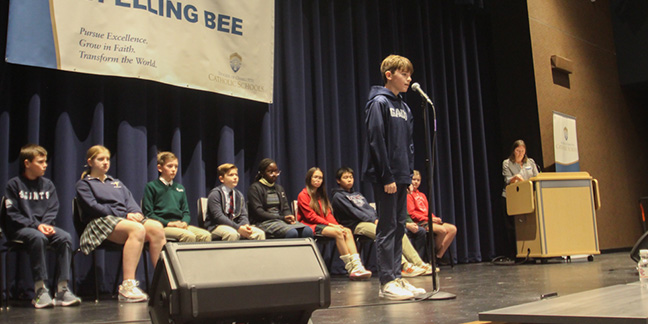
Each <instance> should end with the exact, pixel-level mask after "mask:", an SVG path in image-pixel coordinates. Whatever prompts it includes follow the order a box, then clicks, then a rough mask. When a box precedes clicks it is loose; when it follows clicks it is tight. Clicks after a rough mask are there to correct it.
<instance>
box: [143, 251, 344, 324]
mask: <svg viewBox="0 0 648 324" xmlns="http://www.w3.org/2000/svg"><path fill="white" fill-rule="evenodd" d="M330 304H331V278H330V275H329V273H328V271H327V269H326V266H325V264H324V262H323V260H322V257H321V255H320V254H319V251H318V249H317V246H316V245H315V243H314V241H313V240H312V239H310V238H308V239H277V240H265V241H234V242H223V241H220V242H204V243H167V244H166V245H165V246H164V249H163V250H162V253H161V255H160V260H159V261H158V264H157V266H156V268H155V273H154V275H153V284H152V286H151V290H150V299H149V314H150V315H151V321H152V322H153V323H154V324H158V323H165V324H166V323H205V322H210V323H232V322H237V323H238V322H250V323H308V321H309V319H310V316H311V314H312V312H313V311H315V310H316V309H319V308H327V307H328V306H329V305H330Z"/></svg>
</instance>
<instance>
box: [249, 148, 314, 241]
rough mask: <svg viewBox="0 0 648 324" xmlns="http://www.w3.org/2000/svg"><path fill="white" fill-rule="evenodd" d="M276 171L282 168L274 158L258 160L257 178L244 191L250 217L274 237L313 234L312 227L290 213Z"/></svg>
mask: <svg viewBox="0 0 648 324" xmlns="http://www.w3.org/2000/svg"><path fill="white" fill-rule="evenodd" d="M279 174H281V171H279V168H277V163H276V162H275V161H273V160H272V159H268V158H266V159H263V160H261V163H259V172H258V173H257V175H256V179H255V180H256V181H255V182H254V183H253V184H252V185H250V189H248V194H247V199H248V211H249V213H250V220H251V221H252V223H253V224H255V225H256V226H258V227H259V228H261V229H262V230H263V231H264V232H266V233H268V234H269V235H272V236H273V237H285V238H294V237H313V230H311V228H310V227H308V226H306V225H304V224H302V223H300V222H298V221H297V219H296V218H295V215H293V212H292V210H291V208H290V205H289V203H288V198H287V197H286V191H284V188H283V187H282V186H281V185H279V184H277V183H276V182H277V178H278V177H279Z"/></svg>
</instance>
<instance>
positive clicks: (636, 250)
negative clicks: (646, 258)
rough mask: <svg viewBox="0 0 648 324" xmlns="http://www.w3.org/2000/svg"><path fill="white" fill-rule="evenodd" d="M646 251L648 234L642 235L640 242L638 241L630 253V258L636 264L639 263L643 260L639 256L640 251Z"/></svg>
mask: <svg viewBox="0 0 648 324" xmlns="http://www.w3.org/2000/svg"><path fill="white" fill-rule="evenodd" d="M646 249H648V232H646V233H644V234H643V235H641V237H640V238H639V241H637V243H635V245H634V246H633V247H632V250H631V251H630V257H631V258H632V260H634V261H635V262H639V260H640V259H641V257H640V256H639V250H646Z"/></svg>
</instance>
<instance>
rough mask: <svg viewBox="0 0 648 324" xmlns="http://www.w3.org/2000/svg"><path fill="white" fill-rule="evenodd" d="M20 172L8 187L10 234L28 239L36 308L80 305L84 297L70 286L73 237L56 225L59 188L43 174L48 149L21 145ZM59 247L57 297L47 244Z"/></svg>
mask: <svg viewBox="0 0 648 324" xmlns="http://www.w3.org/2000/svg"><path fill="white" fill-rule="evenodd" d="M19 162H20V164H19V165H20V173H19V174H20V175H19V176H17V177H14V178H11V179H10V180H9V181H8V182H7V187H6V189H5V199H6V200H5V207H6V210H7V225H6V226H7V228H5V230H6V231H7V236H8V237H9V238H10V239H18V240H22V241H23V242H25V245H26V246H27V250H28V251H29V260H30V262H31V267H32V277H33V278H34V292H35V297H34V300H32V304H33V305H34V307H36V308H45V307H53V306H54V305H56V306H72V305H79V304H80V303H81V299H79V298H78V297H77V296H75V295H74V294H73V293H72V291H70V290H69V289H68V280H69V279H70V262H71V256H72V237H70V234H69V233H68V232H66V231H64V230H63V229H61V228H59V227H56V226H54V223H55V221H56V215H57V213H58V209H59V202H58V196H57V195H56V188H54V184H53V183H52V181H50V180H49V179H46V178H44V177H43V175H45V170H46V169H47V151H46V150H45V148H43V147H42V146H39V145H35V144H27V145H25V146H23V147H22V148H21V149H20V157H19ZM48 244H49V245H51V246H52V247H53V248H54V250H55V251H56V258H57V260H58V274H59V277H58V287H57V291H56V295H55V296H54V300H53V301H52V296H50V294H49V290H48V289H47V285H46V281H47V279H48V278H47V275H48V272H47V261H46V260H47V259H46V253H47V245H48Z"/></svg>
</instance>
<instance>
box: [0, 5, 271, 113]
mask: <svg viewBox="0 0 648 324" xmlns="http://www.w3.org/2000/svg"><path fill="white" fill-rule="evenodd" d="M6 53H7V54H6V60H7V62H10V63H16V64H24V65H32V66H40V67H46V68H54V69H59V70H65V71H74V72H83V73H92V74H102V75H114V76H122V77H133V78H142V79H147V80H153V81H158V82H163V83H167V84H172V85H176V86H181V87H189V88H194V89H200V90H206V91H212V92H217V93H221V94H226V95H231V96H235V97H240V98H246V99H251V100H256V101H261V102H268V103H269V102H272V91H273V68H274V66H273V62H274V1H272V0H245V1H240V0H218V1H214V0H183V1H171V0H49V1H47V0H11V3H10V8H9V26H8V33H7V51H6Z"/></svg>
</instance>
